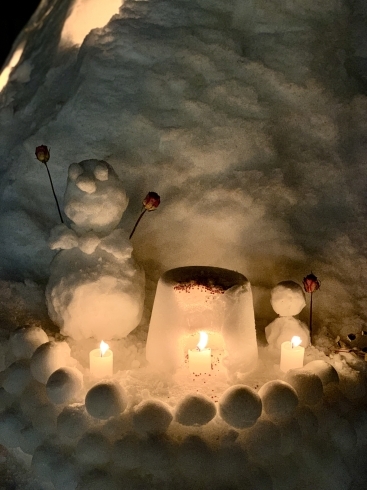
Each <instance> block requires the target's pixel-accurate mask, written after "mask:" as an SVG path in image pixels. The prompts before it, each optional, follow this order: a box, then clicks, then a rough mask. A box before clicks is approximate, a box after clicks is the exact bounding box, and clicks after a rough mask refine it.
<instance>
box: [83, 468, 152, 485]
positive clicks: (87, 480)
mask: <svg viewBox="0 0 367 490" xmlns="http://www.w3.org/2000/svg"><path fill="white" fill-rule="evenodd" d="M121 488H122V487H121V485H120V484H119V482H118V481H117V482H116V481H115V480H114V479H113V477H112V476H111V475H110V474H109V473H107V472H106V471H102V470H98V469H94V470H92V471H90V472H89V473H87V474H83V475H82V476H81V477H80V478H79V483H78V490H121ZM127 488H133V487H131V486H130V485H129V486H127ZM134 488H137V489H138V488H139V487H134ZM144 488H147V487H145V486H144V485H143V486H142V487H141V490H144Z"/></svg>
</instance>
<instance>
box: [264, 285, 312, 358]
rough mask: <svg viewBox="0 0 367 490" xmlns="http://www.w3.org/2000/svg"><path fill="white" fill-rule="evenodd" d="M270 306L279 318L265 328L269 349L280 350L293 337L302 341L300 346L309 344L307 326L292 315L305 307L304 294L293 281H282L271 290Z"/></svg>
mask: <svg viewBox="0 0 367 490" xmlns="http://www.w3.org/2000/svg"><path fill="white" fill-rule="evenodd" d="M270 302H271V306H272V307H273V310H274V311H275V313H278V315H279V317H278V318H276V319H275V320H274V321H273V322H271V323H270V324H269V325H268V326H267V327H266V328H265V336H266V340H267V341H268V344H269V345H270V346H271V347H274V348H276V349H280V346H281V344H282V343H283V342H285V341H287V340H288V341H290V340H291V339H292V337H293V336H298V337H300V338H301V340H302V344H301V345H302V346H303V347H307V346H308V345H309V343H310V331H309V329H308V327H307V325H306V324H305V323H303V322H301V321H300V320H298V318H294V315H298V314H299V313H300V312H301V311H302V310H303V308H304V307H305V306H306V299H305V293H304V292H303V289H302V287H301V286H300V285H299V284H297V283H296V282H294V281H282V282H280V283H279V284H277V285H276V286H275V287H274V288H273V289H272V290H271V300H270Z"/></svg>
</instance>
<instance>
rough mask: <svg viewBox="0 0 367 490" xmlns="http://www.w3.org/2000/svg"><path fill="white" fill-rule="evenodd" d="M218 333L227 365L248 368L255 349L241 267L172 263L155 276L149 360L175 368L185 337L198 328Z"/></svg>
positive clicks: (164, 367)
mask: <svg viewBox="0 0 367 490" xmlns="http://www.w3.org/2000/svg"><path fill="white" fill-rule="evenodd" d="M200 331H204V332H206V333H208V334H210V333H219V334H221V336H222V338H223V343H224V350H225V366H226V368H228V369H231V370H236V371H241V372H247V371H250V370H251V369H253V367H254V366H255V365H256V361H257V357H258V350H257V343H256V331H255V318H254V308H253V300H252V292H251V285H250V283H249V281H248V280H247V279H246V277H245V276H243V275H242V274H240V273H239V272H235V271H232V270H228V269H222V268H219V267H209V266H188V267H179V268H176V269H171V270H169V271H167V272H165V273H164V274H163V275H162V276H161V277H160V279H159V281H158V285H157V291H156V295H155V299H154V305H153V309H152V316H151V320H150V325H149V332H148V338H147V343H146V357H147V360H148V361H149V363H150V364H151V365H152V366H153V367H154V368H156V369H158V370H161V371H169V372H174V371H175V370H176V369H178V368H180V367H181V366H182V365H183V364H184V360H185V355H186V354H188V352H185V342H184V339H185V338H187V337H188V336H190V335H193V334H195V333H197V332H200Z"/></svg>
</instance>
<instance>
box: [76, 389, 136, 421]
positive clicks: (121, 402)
mask: <svg viewBox="0 0 367 490" xmlns="http://www.w3.org/2000/svg"><path fill="white" fill-rule="evenodd" d="M126 406H127V397H126V394H125V391H124V390H123V389H122V388H121V387H120V386H119V385H118V384H117V383H114V382H113V381H111V382H107V381H105V382H101V383H98V384H96V385H95V386H93V387H92V388H91V389H90V390H89V391H88V393H87V395H86V397H85V408H86V410H87V412H88V413H89V415H92V417H95V418H96V419H102V420H105V419H108V418H110V417H112V416H116V415H118V414H119V413H121V412H123V411H124V410H125V408H126Z"/></svg>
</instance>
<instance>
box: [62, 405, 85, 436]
mask: <svg viewBox="0 0 367 490" xmlns="http://www.w3.org/2000/svg"><path fill="white" fill-rule="evenodd" d="M91 422H92V419H91V418H90V416H89V415H88V413H87V412H86V410H85V406H84V404H81V403H74V404H72V405H69V406H67V407H64V409H63V410H62V412H61V413H60V414H59V415H58V417H57V432H58V433H59V434H60V436H62V437H66V438H70V439H74V438H77V437H80V436H81V435H82V434H83V433H84V432H85V431H86V430H87V429H88V428H89V426H90V425H91Z"/></svg>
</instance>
